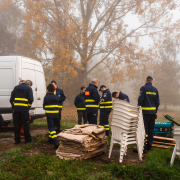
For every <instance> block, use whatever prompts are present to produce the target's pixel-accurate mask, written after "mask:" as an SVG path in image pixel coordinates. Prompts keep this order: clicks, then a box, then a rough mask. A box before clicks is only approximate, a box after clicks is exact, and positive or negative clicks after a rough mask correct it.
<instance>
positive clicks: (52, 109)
mask: <svg viewBox="0 0 180 180" xmlns="http://www.w3.org/2000/svg"><path fill="white" fill-rule="evenodd" d="M43 108H44V109H45V110H46V116H47V117H48V118H58V117H59V105H58V97H57V96H56V95H54V94H53V93H47V94H46V96H45V97H44V102H43Z"/></svg>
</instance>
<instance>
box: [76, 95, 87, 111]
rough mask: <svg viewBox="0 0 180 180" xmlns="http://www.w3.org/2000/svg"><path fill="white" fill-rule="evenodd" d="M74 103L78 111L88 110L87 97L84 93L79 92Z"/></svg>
mask: <svg viewBox="0 0 180 180" xmlns="http://www.w3.org/2000/svg"><path fill="white" fill-rule="evenodd" d="M74 105H75V106H76V107H77V111H86V107H85V99H84V95H83V94H81V93H80V94H78V95H77V96H76V98H75V100H74Z"/></svg>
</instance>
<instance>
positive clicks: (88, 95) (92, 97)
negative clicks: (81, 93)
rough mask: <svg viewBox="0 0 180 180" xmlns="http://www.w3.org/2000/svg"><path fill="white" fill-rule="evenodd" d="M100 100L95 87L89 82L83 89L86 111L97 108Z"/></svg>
mask: <svg viewBox="0 0 180 180" xmlns="http://www.w3.org/2000/svg"><path fill="white" fill-rule="evenodd" d="M99 102H100V95H99V93H98V91H97V87H96V86H95V85H93V84H89V86H88V87H87V88H86V91H85V104H86V110H87V112H93V111H96V110H98V108H99V105H98V104H99Z"/></svg>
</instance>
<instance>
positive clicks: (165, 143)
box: [153, 141, 176, 146]
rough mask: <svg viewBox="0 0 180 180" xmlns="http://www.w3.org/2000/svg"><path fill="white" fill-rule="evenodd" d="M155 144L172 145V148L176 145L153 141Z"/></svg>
mask: <svg viewBox="0 0 180 180" xmlns="http://www.w3.org/2000/svg"><path fill="white" fill-rule="evenodd" d="M153 143H157V144H165V145H170V146H175V145H176V144H175V143H164V142H158V141H153Z"/></svg>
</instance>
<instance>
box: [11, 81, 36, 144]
mask: <svg viewBox="0 0 180 180" xmlns="http://www.w3.org/2000/svg"><path fill="white" fill-rule="evenodd" d="M31 86H32V81H30V80H26V82H25V83H24V82H22V83H21V84H20V85H17V86H15V88H14V89H13V91H12V92H11V97H10V103H11V105H12V107H13V109H14V114H13V118H14V137H15V144H19V143H20V142H21V140H20V130H21V126H22V124H23V127H24V134H25V143H30V142H31V141H32V139H31V135H30V132H29V108H30V107H31V105H32V103H33V91H32V89H31Z"/></svg>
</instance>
